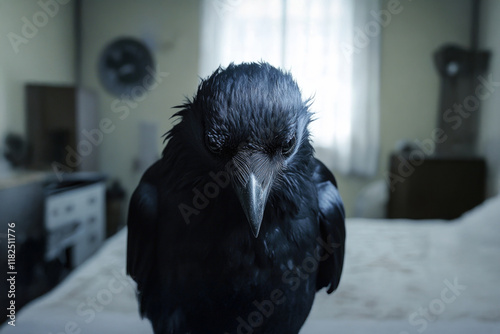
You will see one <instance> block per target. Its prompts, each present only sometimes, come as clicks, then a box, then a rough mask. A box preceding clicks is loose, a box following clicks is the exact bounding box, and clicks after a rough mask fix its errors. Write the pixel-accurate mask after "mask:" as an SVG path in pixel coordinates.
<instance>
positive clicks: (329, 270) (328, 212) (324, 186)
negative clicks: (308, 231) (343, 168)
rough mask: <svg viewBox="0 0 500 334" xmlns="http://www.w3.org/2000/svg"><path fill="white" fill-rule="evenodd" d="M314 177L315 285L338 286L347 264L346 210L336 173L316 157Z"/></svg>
mask: <svg viewBox="0 0 500 334" xmlns="http://www.w3.org/2000/svg"><path fill="white" fill-rule="evenodd" d="M313 178H314V181H315V183H316V190H317V191H318V204H319V224H320V238H321V240H320V244H321V251H320V254H321V258H320V264H319V268H318V276H317V281H316V289H317V290H320V289H321V288H323V287H327V288H328V290H327V292H328V293H331V292H333V291H334V290H335V289H337V287H338V285H339V282H340V276H341V274H342V267H343V265H344V243H345V224H344V220H345V212H344V204H343V203H342V199H341V198H340V194H339V191H338V190H337V182H336V180H335V177H334V176H333V174H332V173H331V172H330V171H329V170H328V169H327V168H326V167H325V165H324V164H323V163H322V162H320V161H319V160H316V159H315V169H314V176H313Z"/></svg>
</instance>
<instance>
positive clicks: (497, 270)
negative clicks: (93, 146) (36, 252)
mask: <svg viewBox="0 0 500 334" xmlns="http://www.w3.org/2000/svg"><path fill="white" fill-rule="evenodd" d="M346 225H347V250H346V261H345V267H344V273H343V277H342V281H341V284H340V287H339V289H338V290H337V291H336V292H335V293H334V294H333V295H327V294H326V292H324V291H321V292H320V293H318V294H317V296H316V300H315V302H314V305H313V309H312V312H311V315H310V316H309V318H308V320H307V322H306V324H305V325H304V327H303V329H302V331H301V333H314V334H322V333H325V334H326V333H349V334H353V333H354V334H355V333H375V334H376V333H395V334H410V333H423V332H425V333H440V334H442V333H475V334H479V333H500V196H496V197H494V198H491V199H489V200H487V201H486V202H484V203H483V204H481V205H480V206H478V207H476V208H475V209H473V210H471V211H469V212H467V213H466V214H464V215H463V216H462V217H460V218H458V219H456V220H455V221H451V222H448V221H441V220H426V221H410V220H383V219H360V218H358V219H356V218H351V219H348V220H347V222H346ZM126 233H127V231H126V229H123V230H121V231H120V232H119V233H118V234H116V235H115V236H114V237H112V238H110V239H109V240H108V241H107V242H106V244H105V245H104V246H103V247H102V248H101V249H100V250H99V251H98V253H96V254H95V255H94V256H93V257H92V258H91V259H89V260H88V261H86V262H85V263H84V264H82V265H81V266H80V267H79V268H77V269H76V270H75V271H73V272H72V274H70V275H69V276H68V277H67V278H66V279H65V280H64V281H63V282H62V283H61V284H60V285H59V286H58V287H56V288H55V289H54V290H52V291H51V292H49V293H48V294H46V295H44V296H42V297H40V298H38V299H36V300H34V301H33V302H31V303H30V304H28V305H27V306H25V307H24V308H23V309H22V310H20V311H19V312H18V314H17V317H16V322H15V325H16V326H15V327H12V326H10V325H8V324H7V323H5V324H4V325H3V326H2V328H1V329H0V333H2V334H10V333H18V334H19V333H23V334H31V333H37V334H41V333H43V334H60V333H65V334H66V333H67V334H80V333H107V334H113V333H117V334H118V333H120V334H127V333H144V334H149V333H152V330H151V327H150V325H149V323H148V321H146V320H141V319H140V317H139V315H138V310H137V303H136V300H135V293H134V283H133V281H132V280H131V279H130V278H128V277H127V276H126V275H125V247H126Z"/></svg>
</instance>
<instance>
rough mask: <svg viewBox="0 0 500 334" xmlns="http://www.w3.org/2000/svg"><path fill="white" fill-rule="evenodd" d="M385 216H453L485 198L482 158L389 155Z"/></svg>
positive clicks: (436, 217) (411, 217)
mask: <svg viewBox="0 0 500 334" xmlns="http://www.w3.org/2000/svg"><path fill="white" fill-rule="evenodd" d="M388 179H389V203H388V206H387V217H388V218H410V219H454V218H457V217H459V216H460V215H461V214H463V213H464V212H466V211H468V210H470V209H472V208H473V207H475V206H476V205H478V204H480V203H481V202H483V201H484V199H485V191H486V190H485V188H486V163H485V161H484V159H480V158H470V159H458V158H453V159H452V158H437V157H425V158H423V159H420V160H417V159H411V158H410V156H409V155H406V154H392V155H391V157H390V163H389V176H388Z"/></svg>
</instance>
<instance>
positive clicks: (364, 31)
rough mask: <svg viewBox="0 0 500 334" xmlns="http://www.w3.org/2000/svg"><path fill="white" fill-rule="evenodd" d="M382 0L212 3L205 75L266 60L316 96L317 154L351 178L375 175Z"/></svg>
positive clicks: (205, 9)
mask: <svg viewBox="0 0 500 334" xmlns="http://www.w3.org/2000/svg"><path fill="white" fill-rule="evenodd" d="M379 6H380V5H379V1H378V0H309V1H305V0H295V1H294V0H205V1H203V4H202V21H201V45H200V47H201V50H200V52H201V54H200V75H201V76H202V77H206V76H207V75H209V74H210V73H211V72H213V70H214V69H216V68H217V67H218V66H219V65H222V66H227V65H228V64H229V63H231V62H234V63H239V62H244V61H247V62H248V61H261V60H262V61H266V62H269V63H270V64H272V65H274V66H277V67H281V68H283V69H285V70H289V71H291V73H292V75H293V76H294V77H295V79H296V80H297V82H298V84H299V86H300V87H301V89H302V93H303V96H304V98H308V97H312V98H313V103H312V106H311V109H312V111H313V112H314V113H315V119H316V120H315V121H314V122H313V123H312V124H311V131H312V134H313V140H314V144H315V148H316V151H317V153H318V156H319V158H320V159H322V160H323V161H324V162H325V163H326V164H327V165H328V166H329V167H332V168H334V169H336V170H337V171H340V172H342V173H345V174H356V175H365V176H370V175H373V174H374V173H375V172H376V169H377V158H378V146H379V54H380V32H381V29H382V27H381V26H380V24H379V23H378V21H377V20H376V18H377V13H378V11H379Z"/></svg>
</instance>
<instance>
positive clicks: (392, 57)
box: [336, 0, 471, 215]
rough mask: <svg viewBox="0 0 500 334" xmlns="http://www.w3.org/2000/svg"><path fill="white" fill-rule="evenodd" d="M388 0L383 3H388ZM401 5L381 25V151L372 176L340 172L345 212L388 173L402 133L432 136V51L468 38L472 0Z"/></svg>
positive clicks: (434, 77) (435, 107)
mask: <svg viewBox="0 0 500 334" xmlns="http://www.w3.org/2000/svg"><path fill="white" fill-rule="evenodd" d="M388 2H389V1H388V0H384V1H383V2H382V6H381V8H387V3H388ZM401 5H402V7H403V9H402V11H401V12H400V13H399V14H397V15H394V16H393V17H392V20H391V21H390V23H389V25H387V27H385V28H384V29H383V30H382V51H381V52H382V54H381V89H380V94H381V96H380V103H381V106H380V113H381V114H380V153H379V169H378V175H377V176H376V177H374V178H372V179H366V178H357V177H349V176H348V177H346V176H343V175H339V174H338V173H337V174H336V177H337V178H338V181H339V185H340V189H341V194H342V198H343V199H344V202H345V204H346V209H347V214H348V215H352V214H353V206H354V202H355V200H356V197H357V196H358V194H359V191H361V190H362V189H363V188H364V187H366V186H367V185H368V184H370V183H371V182H373V181H374V180H381V179H385V173H386V171H387V166H388V161H389V154H390V153H391V152H392V151H394V149H395V146H396V144H397V143H398V142H399V141H400V140H402V139H408V140H410V141H414V140H415V139H418V140H424V139H426V138H429V137H430V134H431V132H432V130H433V129H434V128H435V127H436V125H437V110H438V95H439V90H440V87H439V76H438V73H437V71H436V69H435V66H434V62H433V58H432V53H433V52H434V51H435V50H436V49H437V48H438V47H440V46H441V45H442V44H444V43H448V42H453V43H457V44H460V45H465V46H467V45H468V44H469V30H470V10H471V2H470V1H469V0H460V1H457V0H439V1H436V0H419V1H411V2H410V1H401Z"/></svg>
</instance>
